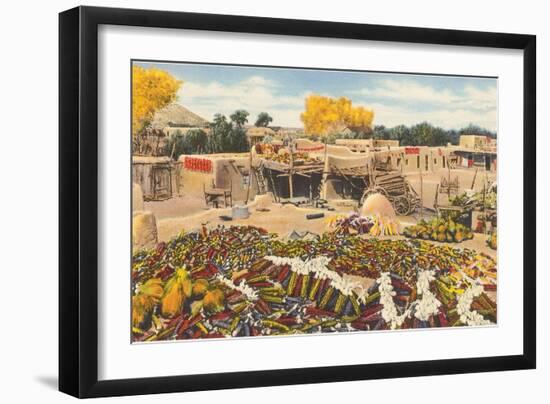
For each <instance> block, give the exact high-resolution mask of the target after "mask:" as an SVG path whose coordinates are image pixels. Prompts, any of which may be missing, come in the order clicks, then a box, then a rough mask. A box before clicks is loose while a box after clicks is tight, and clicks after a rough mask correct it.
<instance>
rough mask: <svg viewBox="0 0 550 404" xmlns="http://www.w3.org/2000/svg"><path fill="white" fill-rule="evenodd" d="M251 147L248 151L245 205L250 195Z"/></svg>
mask: <svg viewBox="0 0 550 404" xmlns="http://www.w3.org/2000/svg"><path fill="white" fill-rule="evenodd" d="M252 147H254V146H252ZM252 147H251V148H250V151H249V152H248V184H247V187H246V201H245V203H244V204H245V205H247V204H248V198H249V197H250V184H251V183H252Z"/></svg>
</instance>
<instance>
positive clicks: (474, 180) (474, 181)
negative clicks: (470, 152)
mask: <svg viewBox="0 0 550 404" xmlns="http://www.w3.org/2000/svg"><path fill="white" fill-rule="evenodd" d="M477 170H479V168H476V172H475V173H474V179H473V180H472V186H471V187H470V189H474V185H475V184H476V178H477Z"/></svg>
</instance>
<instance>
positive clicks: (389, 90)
mask: <svg viewBox="0 0 550 404" xmlns="http://www.w3.org/2000/svg"><path fill="white" fill-rule="evenodd" d="M358 93H359V94H362V95H366V96H368V97H377V98H386V99H391V100H399V101H415V102H434V103H436V102H437V103H445V104H448V103H451V102H454V101H456V100H457V99H458V98H457V96H456V95H455V94H453V93H452V92H451V91H450V90H447V89H444V90H436V89H434V88H433V87H430V86H426V85H422V84H419V83H415V82H413V81H401V80H400V81H397V80H384V81H382V82H381V83H380V84H379V86H377V87H375V88H373V89H369V88H363V89H361V90H359V91H358Z"/></svg>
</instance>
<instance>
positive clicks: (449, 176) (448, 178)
mask: <svg viewBox="0 0 550 404" xmlns="http://www.w3.org/2000/svg"><path fill="white" fill-rule="evenodd" d="M447 183H448V184H449V188H448V189H447V198H448V199H451V169H450V168H449V164H447ZM457 194H458V191H457Z"/></svg>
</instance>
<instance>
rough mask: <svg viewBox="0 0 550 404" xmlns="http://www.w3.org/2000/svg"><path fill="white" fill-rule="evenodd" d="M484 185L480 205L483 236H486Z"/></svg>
mask: <svg viewBox="0 0 550 404" xmlns="http://www.w3.org/2000/svg"><path fill="white" fill-rule="evenodd" d="M485 188H486V186H485V184H483V198H482V202H481V203H482V205H481V214H482V215H483V234H487V215H486V214H485Z"/></svg>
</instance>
